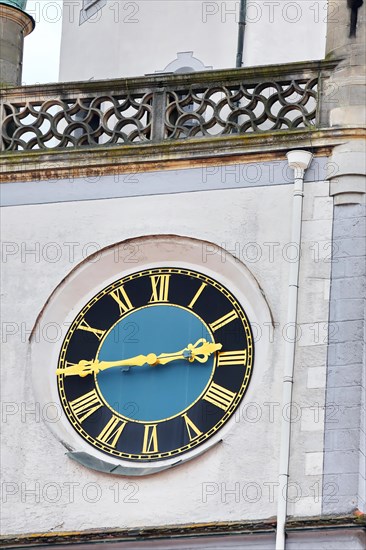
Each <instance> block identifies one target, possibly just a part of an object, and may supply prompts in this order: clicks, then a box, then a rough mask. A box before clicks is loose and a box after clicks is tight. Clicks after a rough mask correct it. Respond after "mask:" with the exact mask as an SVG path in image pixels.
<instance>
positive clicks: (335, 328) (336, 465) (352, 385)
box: [323, 204, 366, 514]
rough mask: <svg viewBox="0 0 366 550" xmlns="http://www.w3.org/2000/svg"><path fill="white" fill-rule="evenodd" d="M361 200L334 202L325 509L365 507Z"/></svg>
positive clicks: (343, 510)
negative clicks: (356, 201) (357, 201)
mask: <svg viewBox="0 0 366 550" xmlns="http://www.w3.org/2000/svg"><path fill="white" fill-rule="evenodd" d="M365 221H366V219H365V205H362V204H342V205H338V206H335V207H334V221H333V261H332V276H331V292H330V316H329V320H330V324H329V344H328V367H327V390H326V414H325V442H324V478H323V513H324V514H334V513H346V512H350V511H352V510H353V509H355V508H359V509H361V510H365V372H364V369H365V365H364V357H365V354H364V352H365V248H366V244H365V243H366V241H365V236H366V230H365Z"/></svg>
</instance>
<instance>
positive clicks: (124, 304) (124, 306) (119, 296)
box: [109, 286, 133, 315]
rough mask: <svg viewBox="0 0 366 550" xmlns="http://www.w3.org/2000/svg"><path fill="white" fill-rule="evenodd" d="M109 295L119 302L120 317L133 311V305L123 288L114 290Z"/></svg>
mask: <svg viewBox="0 0 366 550" xmlns="http://www.w3.org/2000/svg"><path fill="white" fill-rule="evenodd" d="M109 295H110V296H111V298H113V300H115V301H116V302H117V304H118V306H119V312H120V315H123V314H124V313H126V312H127V311H130V310H131V309H133V305H132V304H131V302H130V299H129V297H128V296H127V293H126V291H125V289H124V288H123V286H120V287H119V288H116V289H115V290H112V291H111V292H110V294H109Z"/></svg>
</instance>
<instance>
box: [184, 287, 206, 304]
mask: <svg viewBox="0 0 366 550" xmlns="http://www.w3.org/2000/svg"><path fill="white" fill-rule="evenodd" d="M205 286H207V283H202V284H201V286H200V287H199V289H198V290H197V292H196V294H195V295H194V296H193V298H192V300H191V301H190V303H189V305H188V307H189V308H191V309H192V308H193V306H194V304H195V303H196V302H197V300H198V298H199V297H200V296H201V294H202V292H203V290H204V288H205Z"/></svg>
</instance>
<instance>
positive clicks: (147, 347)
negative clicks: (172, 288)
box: [97, 304, 215, 422]
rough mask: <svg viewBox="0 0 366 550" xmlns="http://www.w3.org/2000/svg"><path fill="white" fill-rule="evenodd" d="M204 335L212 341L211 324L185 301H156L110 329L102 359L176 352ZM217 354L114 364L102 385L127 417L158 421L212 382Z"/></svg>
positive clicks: (103, 376) (106, 397)
mask: <svg viewBox="0 0 366 550" xmlns="http://www.w3.org/2000/svg"><path fill="white" fill-rule="evenodd" d="M200 338H205V339H206V340H207V341H208V342H212V341H213V339H212V336H211V334H210V332H209V330H208V328H207V326H206V325H205V324H204V323H203V322H202V321H201V320H200V319H199V318H198V317H197V316H196V315H195V314H194V313H192V312H191V311H189V310H187V309H184V308H182V307H179V306H172V305H160V304H159V305H151V306H147V307H143V308H141V309H138V310H136V311H133V312H131V313H130V314H128V315H126V316H125V317H123V318H122V319H121V320H120V321H118V322H117V323H116V324H115V325H114V327H112V329H111V330H110V331H109V332H108V333H107V335H106V337H105V338H104V340H103V342H102V344H101V346H100V349H99V353H98V359H99V360H100V361H120V360H121V359H129V358H132V357H135V356H137V355H140V354H142V355H148V354H151V353H154V354H155V355H157V356H158V355H159V354H161V353H176V352H178V351H181V350H183V349H184V348H187V346H188V344H195V343H196V342H197V340H199V339H200ZM214 362H215V358H214V354H213V355H211V356H210V357H208V359H207V361H206V362H205V363H200V362H198V361H197V360H195V361H193V362H189V361H188V359H179V360H174V361H172V362H170V363H167V364H166V365H159V364H158V365H155V366H149V365H144V366H142V367H137V366H131V367H114V368H110V369H108V370H105V371H103V372H100V373H99V374H98V375H97V385H98V386H99V390H100V392H101V394H102V396H103V398H104V400H105V401H106V402H107V403H108V405H109V407H110V408H112V409H113V410H114V411H116V412H117V413H120V414H122V415H123V416H125V417H127V418H131V419H133V420H138V421H141V422H154V421H160V420H164V419H166V418H170V417H172V416H175V415H177V414H179V413H181V412H182V411H184V410H185V409H186V408H187V407H189V406H190V405H191V404H192V403H193V402H194V401H196V400H197V399H198V398H199V396H200V395H201V394H202V392H203V391H204V389H205V388H206V386H207V385H208V383H209V381H210V379H211V377H212V374H213V369H214Z"/></svg>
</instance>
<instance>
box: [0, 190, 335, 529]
mask: <svg viewBox="0 0 366 550" xmlns="http://www.w3.org/2000/svg"><path fill="white" fill-rule="evenodd" d="M29 185H30V186H31V184H29ZM291 204H292V187H291V185H279V186H266V187H257V188H248V189H235V190H220V191H206V192H196V193H182V194H177V195H160V196H150V197H130V198H121V199H110V200H96V201H80V202H74V203H73V202H69V203H59V204H45V205H33V206H17V207H8V208H4V209H3V210H2V223H3V231H2V238H3V241H4V242H5V243H7V248H6V249H5V251H6V255H5V256H4V255H3V258H2V268H3V269H2V272H3V283H2V292H3V293H4V296H3V308H2V317H3V327H2V328H3V334H2V340H3V351H2V371H1V375H2V400H3V411H2V412H3V415H2V432H3V436H2V437H3V445H2V471H3V484H2V488H3V495H2V522H1V524H2V529H3V532H4V533H8V534H10V533H13V534H14V533H36V532H46V531H52V530H54V531H72V530H78V531H82V530H86V529H105V528H121V527H130V528H132V527H136V526H146V525H149V526H159V525H167V524H187V523H197V522H210V521H211V522H212V521H230V520H250V519H264V518H268V517H271V516H274V515H275V514H276V501H277V496H278V495H277V491H276V487H277V485H276V484H277V481H278V456H279V434H280V423H281V416H282V414H281V406H280V405H279V404H280V403H281V396H282V385H281V382H282V369H283V349H284V341H285V339H284V326H285V323H286V310H287V279H288V268H289V261H288V257H289V255H290V254H291V248H290V247H289V244H288V243H289V241H290V223H291ZM330 205H331V200H330V199H329V197H328V185H327V184H325V183H323V182H318V183H308V184H306V186H305V203H304V231H303V241H304V253H303V261H302V265H301V287H300V296H299V299H300V303H299V322H300V323H301V326H302V329H303V331H302V335H301V339H300V340H299V343H298V349H299V350H300V351H299V358H298V359H297V365H296V377H297V382H296V384H295V400H296V403H297V407H298V408H297V412H298V415H300V417H299V419H298V421H297V422H296V425H295V427H294V430H293V433H294V439H293V443H292V446H291V478H290V480H291V481H292V482H293V483H294V484H297V487H295V485H294V486H293V489H294V488H296V490H297V496H296V498H295V497H293V501H294V502H293V504H291V511H290V513H293V514H295V515H315V514H317V513H319V512H320V499H319V498H317V496H318V495H316V494H315V496H314V491H315V493H316V489H313V488H312V487H314V486H316V484H318V485H319V487H321V473H322V465H321V457H322V451H323V422H322V407H323V406H324V376H323V375H322V373H323V370H322V369H323V368H324V365H325V361H326V346H325V345H324V342H323V338H324V334H323V332H321V333H320V338H321V341H319V339H317V338H315V337H314V328H311V327H309V325H314V323H317V322H319V323H323V322H326V321H327V314H328V294H329V288H328V287H329V270H330V264H329V263H328V262H327V261H326V260H327V255H329V252H330V251H329V249H328V248H327V245H328V243H329V241H330V237H331V225H332V220H331V210H330ZM151 234H177V235H186V236H190V237H194V238H196V239H202V240H206V241H210V242H212V243H216V244H217V245H219V246H222V247H223V248H225V249H227V250H228V251H231V252H232V253H233V254H234V255H236V256H238V257H239V258H240V259H241V261H243V263H244V264H245V265H246V266H247V267H248V268H249V269H250V270H251V272H252V274H253V275H254V277H255V278H256V279H257V281H258V283H259V285H260V287H261V289H262V290H263V293H264V296H265V298H266V300H267V302H268V304H269V307H270V310H271V313H272V315H273V320H274V322H275V323H276V328H275V330H274V332H273V331H272V330H271V327H270V326H266V327H254V333H255V332H256V330H257V335H256V338H257V340H258V342H259V339H263V338H264V339H268V341H269V345H268V354H267V356H266V360H265V361H263V363H262V364H255V368H254V374H253V378H252V381H251V383H250V386H249V389H248V392H247V393H246V396H245V399H244V409H243V410H242V413H241V414H240V415H237V418H236V421H235V422H234V423H233V424H232V426H231V429H230V431H229V432H228V433H227V435H226V436H225V438H224V441H223V442H222V443H220V444H218V445H216V446H215V447H214V448H212V449H210V450H209V451H207V453H205V454H204V455H202V456H201V457H199V458H196V459H194V460H192V461H190V462H187V463H185V464H183V465H181V466H178V467H176V468H174V469H172V470H169V471H165V472H162V473H160V474H156V475H154V476H149V477H142V478H130V479H129V478H121V477H113V476H111V475H106V474H99V473H97V472H94V471H91V470H88V469H86V468H84V467H82V466H79V465H78V464H76V463H75V462H73V461H71V460H70V459H69V458H67V457H66V456H65V448H64V447H63V446H62V444H61V443H59V442H58V441H57V440H56V439H55V438H54V437H53V435H52V434H51V432H50V431H49V429H48V428H47V426H46V424H45V422H44V421H43V420H46V421H47V420H48V421H50V420H52V419H49V418H47V417H48V414H51V411H48V410H47V409H46V410H44V409H43V410H38V409H37V404H36V403H35V399H34V392H33V388H32V383H31V373H30V369H29V366H27V353H28V350H29V344H28V338H29V332H30V331H31V329H32V327H33V326H34V323H35V321H36V318H37V315H38V314H39V312H40V311H41V309H42V308H43V307H44V306H45V304H46V302H47V300H48V298H49V296H50V295H51V293H52V291H53V290H54V289H55V288H56V287H57V286H58V285H59V284H60V282H61V281H62V279H63V278H64V277H66V276H67V275H68V273H69V272H70V271H71V270H72V269H73V268H75V267H76V266H77V264H78V263H79V262H81V261H82V260H83V259H84V258H85V256H87V255H88V254H92V253H93V252H95V250H96V248H103V247H105V246H108V245H111V244H113V243H116V242H120V241H122V240H124V239H127V238H132V237H136V236H141V235H151ZM9 243H10V244H9ZM51 243H53V244H51ZM55 243H56V245H57V246H56V247H55ZM67 243H69V244H67ZM70 243H75V246H74V247H73V250H74V254H71V253H70V250H71V245H70ZM93 243H94V244H93ZM250 243H255V244H250ZM314 243H318V244H314ZM31 250H33V251H34V253H32V252H29V253H26V251H31ZM3 251H4V249H3ZM56 251H58V252H57V256H58V258H57V261H55V252H56ZM286 257H287V259H286ZM253 260H256V261H253ZM223 261H225V258H223ZM319 330H320V331H322V328H321V327H320V328H319ZM55 336H56V337H57V334H55V332H53V331H52V329H50V332H49V333H47V334H46V335H42V334H41V335H40V338H49V339H52V338H54V337H55ZM258 345H259V344H258ZM304 354H305V355H304ZM50 368H52V366H51V365H50ZM314 369H317V370H316V376H315V377H314V376H312V374H313V372H314ZM316 404H317V405H316ZM316 406H317V407H318V408H317V409H316V410H317V411H318V413H314V407H316ZM31 411H36V413H34V412H33V413H32V412H31ZM299 411H300V412H299ZM317 414H318V415H319V416H317ZM314 415H315V416H314ZM70 429H71V428H70ZM32 490H33V491H35V492H33V493H32V494H31V493H29V491H32ZM229 491H234V493H231V494H230V493H229ZM299 491H300V493H299ZM297 497H299V498H297Z"/></svg>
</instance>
